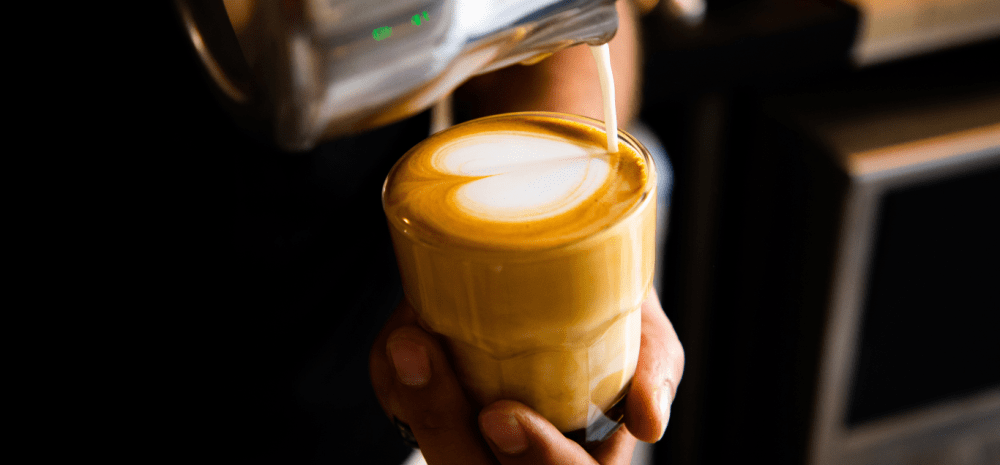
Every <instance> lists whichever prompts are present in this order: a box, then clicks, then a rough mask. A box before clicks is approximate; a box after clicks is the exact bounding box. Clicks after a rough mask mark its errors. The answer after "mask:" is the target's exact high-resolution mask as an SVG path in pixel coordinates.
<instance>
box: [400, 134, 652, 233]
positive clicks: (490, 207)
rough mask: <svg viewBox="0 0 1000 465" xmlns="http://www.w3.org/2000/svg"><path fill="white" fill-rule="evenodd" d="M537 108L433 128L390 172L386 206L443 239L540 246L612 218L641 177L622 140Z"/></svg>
mask: <svg viewBox="0 0 1000 465" xmlns="http://www.w3.org/2000/svg"><path fill="white" fill-rule="evenodd" d="M619 147H620V148H619V151H618V153H608V151H607V149H606V148H605V136H604V134H603V132H601V131H600V130H598V129H596V128H594V127H590V126H587V125H584V124H579V123H571V122H568V121H565V120H558V121H553V120H552V119H551V118H545V117H541V116H524V117H521V118H517V119H511V118H486V119H482V120H476V121H472V122H469V123H466V124H463V125H459V126H456V127H454V128H451V129H449V130H448V131H445V132H444V133H440V134H438V135H435V136H432V137H431V138H429V139H427V140H426V141H424V142H423V143H421V144H420V145H418V146H417V147H416V148H414V149H413V150H411V151H410V152H409V153H408V154H407V155H406V156H405V158H404V159H403V160H402V161H401V162H400V163H399V164H398V166H397V168H395V169H394V170H393V172H392V173H391V174H390V177H389V180H388V182H387V187H386V192H385V197H384V199H385V208H386V212H387V213H388V214H389V215H390V217H395V218H397V219H399V220H400V221H401V222H403V223H404V224H406V225H407V228H412V229H419V230H422V231H421V233H424V234H427V235H428V237H432V238H443V237H447V238H448V239H447V241H448V243H449V244H455V245H467V246H474V247H486V248H504V249H539V248H546V247H551V246H555V245H559V244H564V243H568V242H572V241H574V240H577V239H580V238H583V237H586V236H589V235H591V234H594V233H595V232H597V231H600V230H602V229H604V228H606V227H607V226H608V225H610V224H613V223H615V222H617V221H619V220H620V219H621V218H622V217H624V216H625V215H626V214H627V213H628V212H629V211H630V210H631V209H632V208H633V207H634V206H635V205H636V204H637V203H638V202H639V200H641V198H642V195H643V187H644V186H645V184H646V176H647V172H646V165H645V162H644V160H643V159H642V158H641V157H640V156H639V155H638V154H637V153H636V152H635V151H634V150H632V149H631V148H630V147H628V146H627V144H625V143H621V144H620V146H619Z"/></svg>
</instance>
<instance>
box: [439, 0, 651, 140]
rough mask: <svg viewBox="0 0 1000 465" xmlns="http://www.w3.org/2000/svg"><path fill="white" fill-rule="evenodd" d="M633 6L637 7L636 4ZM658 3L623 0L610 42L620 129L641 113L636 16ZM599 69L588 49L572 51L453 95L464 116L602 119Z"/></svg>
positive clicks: (473, 83) (469, 85)
mask: <svg viewBox="0 0 1000 465" xmlns="http://www.w3.org/2000/svg"><path fill="white" fill-rule="evenodd" d="M633 3H635V4H633ZM655 4H656V1H655V0H633V1H627V0H619V1H618V3H617V8H618V18H619V20H618V21H619V23H618V32H617V33H616V34H615V37H614V38H613V39H611V42H610V47H611V68H612V73H613V75H614V80H615V105H616V106H617V113H618V125H619V127H622V128H625V127H627V126H628V123H629V122H631V121H632V119H634V118H635V117H636V115H637V114H638V111H639V91H640V89H641V87H642V82H641V78H642V73H641V69H642V66H641V65H642V62H641V60H642V49H641V45H640V41H639V30H638V15H639V12H640V11H648V10H649V9H651V8H652V6H654V5H655ZM601 98H602V97H601V84H600V81H599V80H598V77H597V65H596V64H595V63H594V58H593V56H592V55H591V54H590V51H589V50H588V48H587V46H586V45H578V46H575V47H570V48H568V49H566V50H562V51H560V52H557V53H555V54H553V55H552V56H551V57H549V58H546V59H545V60H543V61H541V62H539V63H537V64H534V65H531V66H524V65H514V66H510V67H508V68H504V69H501V70H498V71H495V72H493V73H489V74H486V75H483V76H479V77H476V78H473V79H472V80H470V81H469V82H468V83H466V84H465V85H464V86H462V87H461V88H460V89H459V90H458V91H457V92H456V93H455V100H454V102H455V105H456V109H457V110H458V112H459V113H460V114H463V115H467V116H469V117H479V116H486V115H492V114H497V113H505V112H511V111H558V112H562V113H573V114H578V115H584V116H589V117H591V118H596V119H599V120H603V119H604V106H603V104H602V100H601Z"/></svg>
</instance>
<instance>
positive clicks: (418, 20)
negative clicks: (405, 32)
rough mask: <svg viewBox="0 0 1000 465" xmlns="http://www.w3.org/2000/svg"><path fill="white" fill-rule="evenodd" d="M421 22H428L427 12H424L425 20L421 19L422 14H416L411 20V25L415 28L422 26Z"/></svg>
mask: <svg viewBox="0 0 1000 465" xmlns="http://www.w3.org/2000/svg"><path fill="white" fill-rule="evenodd" d="M421 21H427V12H426V11H425V12H424V16H423V19H421V17H420V14H419V13H418V14H415V15H413V17H412V18H410V24H412V25H414V26H419V25H420V23H421Z"/></svg>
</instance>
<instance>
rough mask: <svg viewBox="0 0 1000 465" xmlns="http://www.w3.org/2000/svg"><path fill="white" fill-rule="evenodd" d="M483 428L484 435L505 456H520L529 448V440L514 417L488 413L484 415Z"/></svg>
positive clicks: (500, 413) (499, 413)
mask: <svg viewBox="0 0 1000 465" xmlns="http://www.w3.org/2000/svg"><path fill="white" fill-rule="evenodd" d="M482 427H483V433H485V434H486V436H487V437H488V438H489V439H490V441H493V444H496V446H497V449H500V451H501V452H503V453H505V454H508V455H514V454H520V453H521V452H524V450H525V449H527V448H528V438H527V437H525V435H524V429H523V428H521V424H520V423H518V421H517V418H515V417H514V415H510V414H506V413H502V412H488V413H486V414H485V415H483V424H482Z"/></svg>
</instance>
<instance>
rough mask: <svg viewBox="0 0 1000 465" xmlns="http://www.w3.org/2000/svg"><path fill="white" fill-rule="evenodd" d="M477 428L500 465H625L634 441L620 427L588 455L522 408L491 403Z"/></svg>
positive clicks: (535, 413) (501, 402)
mask: <svg viewBox="0 0 1000 465" xmlns="http://www.w3.org/2000/svg"><path fill="white" fill-rule="evenodd" d="M479 427H480V429H481V431H482V433H483V437H485V438H486V439H487V443H488V444H489V446H490V449H491V450H492V451H493V453H494V455H495V456H496V457H497V459H499V460H500V463H502V464H503V465H521V464H532V465H563V464H565V465H570V464H573V465H576V464H585V465H586V464H597V463H601V464H604V465H619V464H620V465H626V464H628V463H629V461H630V460H631V457H632V450H633V449H634V448H635V442H636V440H635V438H633V437H632V436H631V435H630V434H629V433H628V430H627V429H626V428H625V427H624V426H623V427H622V428H621V429H619V430H618V432H617V433H615V435H614V436H612V437H611V438H610V439H609V440H608V441H606V442H605V443H603V444H602V445H601V446H600V447H599V448H598V449H597V450H594V451H591V453H593V454H594V455H593V456H591V453H588V452H587V451H586V450H584V449H583V448H582V447H580V445H579V444H577V443H575V442H573V441H571V440H569V439H567V438H566V437H565V436H563V434H562V433H560V432H559V430H557V429H556V427H555V426H553V425H552V423H549V422H548V421H547V420H545V418H543V417H542V416H541V415H539V414H538V413H537V412H535V411H534V410H531V409H530V408H528V407H527V406H525V405H524V404H521V403H519V402H515V401H511V400H502V401H498V402H494V403H492V404H490V405H489V406H487V407H486V408H484V409H483V411H482V412H480V414H479Z"/></svg>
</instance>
